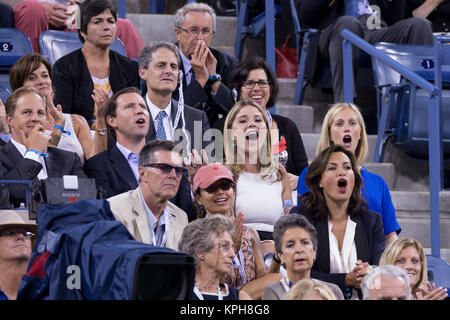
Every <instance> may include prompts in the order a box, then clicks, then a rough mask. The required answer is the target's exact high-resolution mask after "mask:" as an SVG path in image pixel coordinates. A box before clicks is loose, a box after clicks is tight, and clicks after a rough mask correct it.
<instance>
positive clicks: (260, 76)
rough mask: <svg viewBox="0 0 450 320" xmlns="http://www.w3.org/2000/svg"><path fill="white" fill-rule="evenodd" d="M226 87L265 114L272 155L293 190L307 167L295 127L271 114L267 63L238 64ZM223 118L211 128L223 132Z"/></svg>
mask: <svg viewBox="0 0 450 320" xmlns="http://www.w3.org/2000/svg"><path fill="white" fill-rule="evenodd" d="M228 83H229V87H230V88H233V90H234V93H235V95H236V96H235V98H236V100H240V99H247V100H252V101H253V102H256V103H257V104H258V105H259V106H260V107H261V108H262V109H264V111H265V112H266V115H267V118H268V119H269V125H270V129H271V132H272V135H274V134H276V133H278V135H277V136H273V138H272V141H273V143H274V147H273V153H274V154H275V155H276V158H277V160H278V162H280V163H281V164H282V165H283V166H284V167H285V168H286V171H287V172H288V174H289V180H290V183H291V185H292V190H294V189H295V188H296V184H297V180H298V175H299V174H300V173H301V172H302V171H303V169H304V168H305V167H306V166H307V165H308V158H307V156H306V152H305V148H304V146H303V141H302V137H301V135H300V132H299V130H298V128H297V125H296V124H295V123H294V122H293V121H292V120H290V119H289V118H286V117H283V116H280V115H277V114H271V113H270V112H269V111H268V110H267V109H269V108H271V107H273V106H274V105H275V103H276V101H277V97H278V91H279V86H278V81H277V79H276V76H275V74H274V72H273V71H272V69H271V68H270V66H269V64H268V63H267V62H266V61H265V60H264V59H263V58H261V57H253V58H250V59H247V60H245V61H242V62H241V63H240V64H239V65H238V66H237V67H236V68H235V69H234V70H233V71H232V72H231V74H230V77H229V81H228ZM224 121H225V120H224V119H219V120H218V121H217V122H216V124H215V125H214V127H215V128H217V129H220V130H222V131H223V127H224Z"/></svg>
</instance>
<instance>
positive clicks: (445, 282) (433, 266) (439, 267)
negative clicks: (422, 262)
mask: <svg viewBox="0 0 450 320" xmlns="http://www.w3.org/2000/svg"><path fill="white" fill-rule="evenodd" d="M427 269H428V275H427V276H428V281H430V282H431V283H435V284H436V287H442V288H447V289H450V266H449V265H448V263H447V262H446V261H445V260H443V259H441V258H438V257H435V256H431V255H427Z"/></svg>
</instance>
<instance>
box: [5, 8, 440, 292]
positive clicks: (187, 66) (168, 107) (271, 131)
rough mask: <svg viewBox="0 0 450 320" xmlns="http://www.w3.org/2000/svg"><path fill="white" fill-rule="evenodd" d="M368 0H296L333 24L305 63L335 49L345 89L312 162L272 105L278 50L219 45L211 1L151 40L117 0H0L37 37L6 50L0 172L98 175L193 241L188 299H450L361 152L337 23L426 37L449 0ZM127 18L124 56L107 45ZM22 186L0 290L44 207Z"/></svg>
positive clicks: (106, 186) (167, 243) (139, 222)
mask: <svg viewBox="0 0 450 320" xmlns="http://www.w3.org/2000/svg"><path fill="white" fill-rule="evenodd" d="M77 2H78V1H77ZM356 2H358V3H359V5H357V7H356V8H357V9H358V10H356V13H355V14H354V15H351V14H349V13H348V12H347V11H346V9H347V7H346V6H345V5H344V1H339V0H332V1H330V0H316V1H309V0H304V1H302V0H299V1H296V4H297V6H298V10H299V13H300V16H301V17H302V19H301V20H302V23H304V24H305V26H308V27H318V28H320V29H323V32H321V33H319V36H318V37H317V39H315V40H313V42H314V41H315V44H316V47H317V48H316V52H317V55H315V56H314V58H315V61H313V62H312V63H310V64H308V67H309V68H313V69H314V68H320V65H321V63H322V62H323V60H324V59H329V60H330V62H331V66H332V75H331V76H332V83H333V88H334V92H335V94H334V96H335V101H336V103H335V104H333V105H332V106H331V107H330V109H329V111H328V113H327V114H326V116H325V118H324V120H323V125H322V132H321V137H320V141H319V144H318V146H317V155H316V158H315V159H314V160H313V161H312V162H311V163H310V164H309V166H308V159H307V156H306V152H305V148H304V146H303V142H302V138H301V135H300V132H301V129H302V128H298V127H297V125H296V124H295V123H294V122H293V121H292V120H290V119H288V118H286V117H283V116H280V115H277V114H271V113H270V112H269V111H268V109H269V108H271V107H272V106H274V105H275V103H276V101H277V97H278V91H279V84H278V80H277V78H276V75H275V73H274V71H273V70H272V69H271V68H270V66H269V65H268V63H267V62H266V61H265V60H264V59H263V58H261V57H252V58H249V59H247V60H244V61H241V62H239V63H238V62H237V61H236V60H235V59H234V58H233V57H231V56H229V55H227V54H226V53H224V52H221V51H220V50H216V49H213V48H211V41H212V38H213V36H214V34H215V31H216V14H215V12H214V10H213V9H212V8H211V7H210V6H209V5H207V4H204V3H191V4H186V5H184V6H183V7H182V8H180V9H179V10H177V12H176V13H175V24H174V33H175V37H176V39H177V43H176V44H172V43H168V42H157V43H150V44H148V45H146V46H145V45H144V44H143V42H142V39H141V37H140V35H139V33H138V32H137V30H136V29H135V28H134V26H133V25H132V24H131V23H130V22H129V21H127V20H124V19H120V18H118V17H117V9H116V8H115V5H114V4H113V3H112V2H111V1H110V0H85V1H80V3H81V4H79V5H78V4H76V3H75V2H74V1H73V0H69V1H68V3H67V5H65V4H60V3H59V2H58V1H41V2H39V1H36V0H25V1H21V2H20V3H19V4H17V5H16V6H15V7H14V8H10V7H8V6H7V5H3V4H1V6H0V12H1V19H0V22H1V23H2V25H1V26H2V27H11V26H13V25H14V26H15V27H16V28H17V29H19V30H21V31H23V32H24V33H25V34H27V35H28V36H29V37H30V39H31V42H32V44H33V48H34V51H35V53H33V54H28V55H25V56H23V57H22V58H20V59H19V60H18V61H17V62H16V63H15V65H14V66H13V67H12V69H11V71H10V73H9V77H10V84H11V88H12V90H13V92H12V94H11V95H10V97H9V98H8V99H7V101H5V103H4V104H3V102H1V100H0V118H1V119H0V127H2V128H1V129H2V139H0V179H5V180H29V181H32V183H33V189H34V190H37V189H41V188H42V187H43V185H44V182H45V181H46V180H47V179H49V178H62V176H65V175H75V176H77V177H78V178H79V179H94V180H95V185H96V189H97V190H98V194H95V195H93V197H94V198H95V197H97V196H99V197H102V198H104V199H107V201H108V203H109V205H110V209H111V212H112V214H113V215H114V218H115V219H116V220H117V221H120V222H121V223H122V224H123V225H124V226H125V227H126V229H127V230H128V231H129V233H130V234H131V235H132V236H133V237H134V239H135V240H136V241H140V242H143V243H146V244H149V245H153V246H157V247H166V248H170V249H172V250H176V251H182V252H186V253H189V254H190V255H192V256H193V257H194V261H195V283H194V287H193V292H192V299H194V300H196V299H198V300H222V299H224V300H248V299H263V300H264V299H266V300H281V299H286V300H310V299H317V300H344V299H395V300H400V299H404V300H406V299H416V300H421V299H424V300H442V299H445V298H447V291H446V289H444V288H440V287H439V288H436V286H435V285H434V284H432V283H429V282H428V281H427V261H426V257H425V254H424V251H423V247H422V245H421V244H420V243H419V242H418V241H417V240H415V239H411V238H402V237H400V238H399V236H398V235H399V234H400V232H401V227H400V225H399V223H398V222H397V219H396V214H395V209H394V206H393V204H392V200H391V196H390V191H389V189H388V187H387V185H386V183H385V181H384V180H383V178H382V177H380V176H378V175H376V174H374V173H371V172H369V171H368V170H367V169H366V168H364V162H365V161H366V157H367V153H368V142H367V134H366V130H365V125H364V120H363V118H362V116H361V113H360V110H359V108H358V106H356V105H354V104H349V103H342V102H341V101H342V100H343V99H342V98H343V93H342V83H343V81H342V57H341V56H340V55H341V54H342V48H341V46H342V38H341V37H340V34H339V32H340V30H341V29H342V28H348V29H350V30H352V31H353V32H355V33H356V34H359V35H360V36H362V37H364V38H365V39H366V40H368V41H369V42H371V43H374V42H378V41H389V42H397V43H412V44H430V43H432V41H433V34H432V31H446V25H445V22H443V21H445V17H446V15H445V12H446V10H447V7H446V4H445V2H443V1H441V0H436V1H433V0H427V1H422V2H423V3H420V2H421V1H410V2H409V5H410V6H409V7H405V6H403V7H402V6H400V5H399V3H400V2H401V3H403V1H381V0H380V1H367V0H360V1H356ZM369 4H372V5H377V6H378V7H379V8H381V17H382V18H383V19H382V21H383V23H382V27H381V28H379V29H376V30H374V29H368V28H366V26H367V23H366V22H367V19H368V18H369V17H371V16H372V15H373V14H379V13H374V12H373V10H372V7H369V6H368V5H369ZM356 8H355V9H356ZM394 9H395V10H394ZM73 10H74V11H73ZM77 10H79V11H80V12H79V14H78V15H79V20H80V21H79V23H77V21H76V20H77V18H76V16H77V13H76V12H77ZM74 12H75V13H74ZM440 13H443V14H442V15H441V14H440ZM400 16H401V19H400V21H398V20H399V19H396V18H398V17H400ZM442 16H444V18H442ZM427 17H429V18H430V19H435V20H432V21H433V25H432V24H431V23H430V22H429V21H427V20H426V18H427ZM394 21H395V22H394ZM397 21H398V22H397ZM48 29H57V30H65V31H67V32H74V31H76V29H78V31H77V32H78V35H79V37H80V41H81V42H82V47H81V48H80V49H78V50H75V51H73V52H72V53H70V54H68V55H66V56H64V57H62V58H60V59H59V60H58V61H56V62H55V64H54V66H52V65H51V64H50V63H49V62H48V60H47V59H46V58H45V57H43V56H42V55H40V54H39V47H38V42H37V41H38V38H39V35H40V34H41V33H42V32H43V31H45V30H48ZM116 36H117V37H119V38H121V39H122V41H123V42H124V44H125V48H126V51H127V55H128V57H124V56H122V55H120V54H118V53H116V52H114V51H112V50H111V49H110V46H111V44H112V42H113V41H114V39H115V37H116ZM354 58H355V59H354V61H355V63H356V61H357V56H356V55H355V57H354ZM136 60H137V61H136ZM141 82H142V83H145V88H144V90H143V91H141ZM208 137H209V138H211V137H214V139H209V140H208ZM3 138H4V139H3ZM294 190H297V192H298V195H299V198H298V199H295V200H298V201H295V202H296V203H297V206H295V207H294V208H292V210H290V206H289V205H288V206H287V207H286V204H290V203H292V200H294V199H293V198H292V197H293V195H295V194H296V193H295V192H294V193H293V191H294ZM27 201H28V199H27V197H26V187H25V186H23V185H15V184H8V185H0V207H1V209H3V210H1V211H0V300H3V299H5V300H7V299H15V298H16V297H17V294H18V291H19V284H20V281H21V278H22V276H23V275H24V274H25V273H26V272H27V264H28V260H29V259H30V255H31V252H32V250H33V241H34V240H35V239H36V234H37V224H39V221H37V222H32V221H31V222H30V221H26V219H24V218H23V217H22V216H20V215H18V214H17V213H16V211H15V210H11V209H14V208H18V207H23V206H26V205H27ZM289 210H290V211H289ZM36 223H37V224H36ZM266 261H268V264H266V263H265V262H266Z"/></svg>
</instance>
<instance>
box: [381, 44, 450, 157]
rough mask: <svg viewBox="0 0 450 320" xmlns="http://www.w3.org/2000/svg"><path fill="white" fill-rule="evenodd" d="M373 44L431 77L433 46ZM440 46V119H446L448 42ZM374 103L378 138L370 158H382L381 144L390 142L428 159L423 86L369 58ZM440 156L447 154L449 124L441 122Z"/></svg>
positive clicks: (449, 65)
mask: <svg viewBox="0 0 450 320" xmlns="http://www.w3.org/2000/svg"><path fill="white" fill-rule="evenodd" d="M375 48H377V49H378V50H380V51H382V52H383V53H384V54H386V55H387V56H388V57H390V58H392V59H393V60H395V61H397V62H398V63H400V64H402V65H403V66H404V67H406V68H407V69H409V70H411V71H414V72H416V73H417V74H418V75H420V76H421V77H423V78H425V79H426V80H429V81H432V82H433V81H434V69H435V65H437V61H436V50H437V49H436V48H435V47H433V46H422V45H400V44H392V43H378V44H376V45H375ZM440 48H441V50H442V58H443V59H442V62H441V64H442V68H441V70H442V73H441V74H442V79H443V81H444V82H443V89H444V90H442V105H443V108H442V123H443V124H447V123H450V108H449V107H448V105H449V103H450V90H446V89H448V86H449V84H450V82H448V83H447V84H445V80H446V79H448V80H450V51H449V49H450V46H448V45H442V46H440ZM372 65H373V72H374V80H375V86H376V88H377V106H378V124H379V128H378V140H377V145H376V148H375V152H374V162H382V161H383V156H384V149H385V144H386V142H387V141H388V139H390V138H392V143H393V144H394V145H395V146H397V147H398V148H400V149H401V150H403V151H405V152H406V153H408V154H409V155H411V156H413V157H417V158H421V159H428V155H429V151H428V98H429V94H428V93H426V92H425V90H423V89H420V88H418V87H416V86H415V85H414V84H412V83H411V82H410V81H408V80H406V79H404V78H402V77H401V75H400V74H399V73H397V72H395V71H393V70H392V69H391V68H389V67H388V66H387V65H386V64H384V63H381V62H380V61H378V60H377V59H372ZM442 139H443V151H444V157H448V156H449V155H450V126H448V125H443V126H442Z"/></svg>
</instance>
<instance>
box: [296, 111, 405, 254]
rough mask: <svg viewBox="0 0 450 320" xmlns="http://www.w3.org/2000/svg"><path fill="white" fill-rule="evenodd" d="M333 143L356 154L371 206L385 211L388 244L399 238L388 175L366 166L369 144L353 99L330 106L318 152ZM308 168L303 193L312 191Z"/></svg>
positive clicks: (300, 186)
mask: <svg viewBox="0 0 450 320" xmlns="http://www.w3.org/2000/svg"><path fill="white" fill-rule="evenodd" d="M331 145H341V146H343V147H344V148H345V149H346V150H348V151H350V152H352V153H353V155H354V156H355V161H356V167H355V168H357V170H358V171H359V173H360V175H361V178H362V181H363V188H362V189H361V192H362V197H363V199H364V200H365V202H366V203H367V205H368V209H369V210H371V211H374V212H378V213H380V214H381V216H382V218H383V228H384V235H385V238H384V241H385V243H386V245H388V244H389V243H392V242H393V241H395V240H396V239H397V238H398V236H397V235H398V234H399V233H400V231H401V228H400V225H399V223H398V221H397V217H396V215H395V208H394V205H393V203H392V199H391V193H390V191H389V188H388V186H387V184H386V182H385V181H384V179H383V178H382V177H381V176H379V175H377V174H375V173H372V172H370V171H368V170H367V169H366V168H364V167H363V163H364V161H365V160H366V157H367V154H368V150H369V145H368V142H367V134H366V127H365V125H364V119H363V117H362V115H361V112H360V111H359V109H358V107H357V106H356V105H354V104H351V103H336V104H334V105H332V106H331V108H330V110H328V112H327V114H326V115H325V118H324V119H323V124H322V132H321V134H320V140H319V143H318V145H317V149H316V154H319V153H320V152H322V151H323V150H324V149H326V148H328V147H329V146H331ZM307 172H308V168H306V169H305V170H303V172H302V173H301V175H300V177H299V179H298V185H297V193H298V195H299V197H300V196H301V195H302V194H304V193H306V192H308V188H307V186H306V183H305V176H306V174H307Z"/></svg>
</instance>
